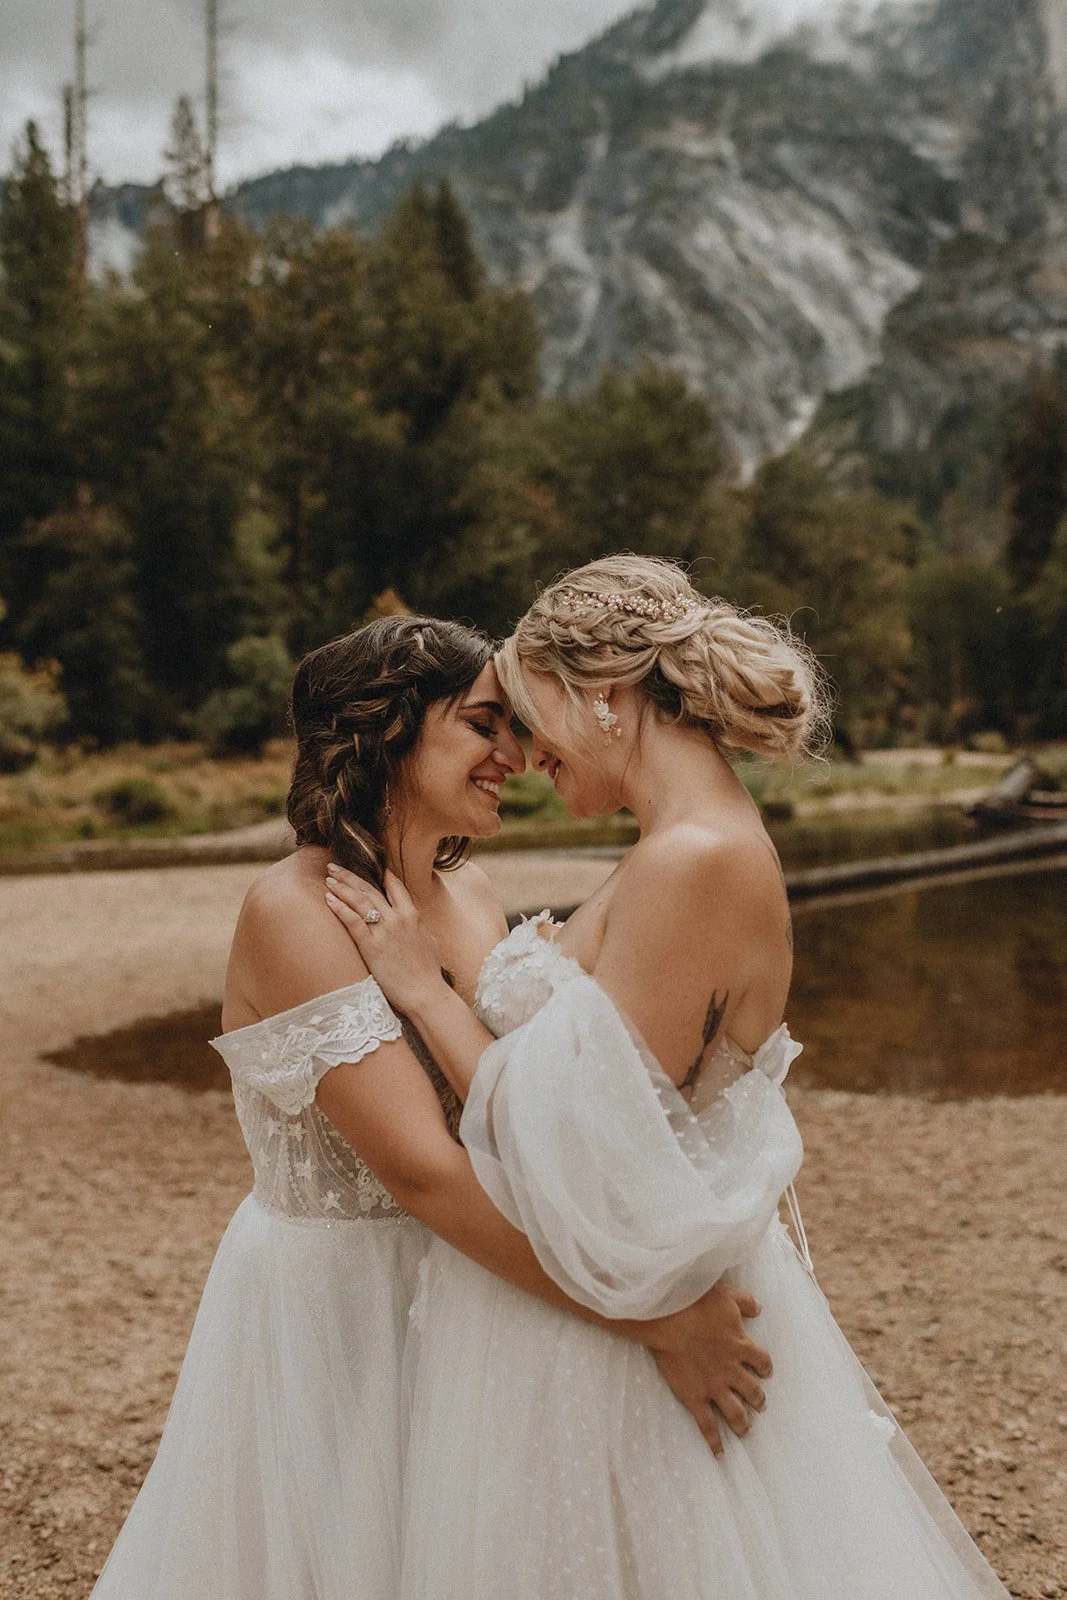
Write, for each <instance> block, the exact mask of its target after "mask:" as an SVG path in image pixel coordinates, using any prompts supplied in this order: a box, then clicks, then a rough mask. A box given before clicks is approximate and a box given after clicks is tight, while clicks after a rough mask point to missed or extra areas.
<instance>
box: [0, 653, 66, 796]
mask: <svg viewBox="0 0 1067 1600" xmlns="http://www.w3.org/2000/svg"><path fill="white" fill-rule="evenodd" d="M66 720H67V702H66V700H65V699H64V698H63V695H62V694H61V693H60V690H59V668H58V667H57V666H56V665H55V663H54V662H52V663H49V664H48V665H46V666H42V667H37V668H36V669H35V670H33V671H31V670H30V669H29V668H28V667H27V666H26V665H25V664H24V662H23V660H22V658H21V656H17V655H14V654H11V653H5V654H0V772H20V771H21V770H22V768H23V767H28V766H29V765H30V763H31V762H32V761H33V759H34V757H35V755H36V754H37V751H38V748H39V747H40V745H41V743H42V741H43V740H44V739H46V738H47V737H48V735H49V734H51V733H55V732H56V730H57V729H58V728H60V727H62V725H63V724H64V723H65V722H66Z"/></svg>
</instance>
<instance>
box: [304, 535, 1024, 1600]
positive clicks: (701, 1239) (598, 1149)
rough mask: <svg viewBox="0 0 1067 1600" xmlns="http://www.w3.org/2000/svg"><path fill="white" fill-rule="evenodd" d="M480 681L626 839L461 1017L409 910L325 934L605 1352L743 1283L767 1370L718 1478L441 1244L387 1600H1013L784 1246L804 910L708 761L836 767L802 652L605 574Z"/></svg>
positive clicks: (658, 1413)
mask: <svg viewBox="0 0 1067 1600" xmlns="http://www.w3.org/2000/svg"><path fill="white" fill-rule="evenodd" d="M497 666H498V670H499V673H500V677H501V681H502V683H503V685H504V687H505V689H506V690H507V692H508V694H509V696H510V699H511V703H512V705H513V706H514V707H515V709H516V711H517V712H518V714H519V715H520V716H521V717H522V719H523V720H524V721H525V722H526V723H527V724H528V726H529V727H530V729H531V731H532V735H533V744H534V753H535V765H536V766H538V767H539V768H540V769H541V770H543V771H545V772H547V773H548V775H549V776H550V777H551V779H552V781H553V783H554V784H555V786H556V789H557V791H558V792H559V794H560V795H561V797H562V798H563V800H564V802H565V804H566V805H567V807H568V809H569V810H570V811H571V812H572V813H573V814H574V815H576V816H588V815H593V814H599V813H605V812H613V811H615V810H617V809H618V808H619V807H620V806H624V805H625V806H627V807H629V809H630V810H631V811H632V813H633V814H634V816H635V817H636V819H637V821H638V823H639V825H640V829H641V835H640V840H639V842H638V843H637V844H636V845H635V846H634V848H633V849H632V850H631V851H630V852H629V853H628V854H627V855H626V856H625V857H624V859H623V860H622V861H621V862H620V864H619V865H618V867H617V868H616V870H615V871H614V872H613V874H612V875H611V877H610V878H609V879H608V881H607V882H606V883H605V884H604V886H603V887H602V888H601V889H600V890H599V891H598V892H597V893H596V894H594V895H593V896H592V897H591V898H590V899H589V900H588V901H587V902H586V903H585V904H584V905H583V906H582V907H581V908H580V909H579V910H578V911H577V912H576V913H575V914H574V915H573V916H572V917H571V919H570V920H569V921H568V922H567V923H566V925H565V926H562V927H559V926H556V925H555V924H553V923H552V922H551V921H550V920H549V919H548V917H547V913H546V914H545V915H544V916H542V917H538V918H536V919H535V920H533V921H531V922H526V923H524V924H522V925H521V926H520V927H519V928H517V929H516V930H515V931H514V932H512V933H511V934H510V935H509V936H508V937H507V938H505V939H503V940H502V941H501V942H500V943H499V944H497V945H496V947H495V949H494V950H493V951H492V952H491V953H490V954H489V955H488V957H487V959H486V960H485V962H484V964H483V965H482V967H481V971H480V975H479V977H478V980H477V986H476V993H475V996H474V1007H473V1010H472V1009H471V1008H470V1006H469V1005H468V1003H467V999H466V998H465V997H464V995H463V993H462V991H461V992H456V990H455V989H453V988H452V987H450V986H449V985H448V983H447V982H446V981H445V979H444V978H443V977H442V974H441V960H440V955H439V952H438V949H437V947H436V945H435V943H434V941H433V939H432V938H431V937H430V936H429V935H428V932H427V930H426V929H425V927H424V926H423V922H422V919H421V918H420V916H419V913H418V908H417V907H416V906H415V905H414V904H413V902H412V899H411V897H410V896H409V895H408V894H407V893H406V892H405V890H404V888H403V886H402V885H401V884H399V883H398V882H395V881H393V880H388V881H387V885H386V886H387V888H388V891H389V892H388V895H386V894H383V893H381V892H379V891H377V890H375V889H373V888H372V887H370V886H369V885H368V884H366V883H365V882H361V881H360V880H358V879H356V878H353V877H352V876H351V875H350V874H348V873H345V872H344V871H343V870H341V867H340V864H334V865H333V866H331V869H330V877H329V880H328V883H329V890H330V894H329V904H330V906H331V908H332V909H333V910H334V912H335V913H336V915H337V916H338V918H339V919H340V920H341V921H343V922H344V924H345V926H346V927H347V928H348V930H349V932H350V933H351V935H352V937H353V939H354V941H355V943H356V944H357V946H358V948H359V951H360V953H361V956H362V958H363V960H364V961H365V962H366V965H367V967H368V968H369V969H370V971H371V972H372V973H373V974H374V975H375V977H376V978H377V979H378V981H379V983H380V984H381V987H382V989H383V991H384V992H385V994H386V995H388V996H389V998H390V1000H391V1001H392V1002H393V1003H394V1005H396V1006H397V1007H398V1008H399V1009H400V1010H401V1011H402V1012H404V1013H405V1014H406V1015H407V1016H408V1017H410V1018H411V1020H412V1022H413V1023H414V1025H415V1026H416V1027H417V1028H418V1031H419V1033H420V1035H421V1037H422V1038H423V1039H424V1040H425V1042H426V1044H427V1045H428V1047H429V1048H430V1050H431V1051H432V1053H433V1055H434V1057H435V1059H436V1061H437V1063H438V1064H439V1066H440V1067H441V1069H442V1070H443V1071H444V1073H445V1075H446V1076H447V1078H448V1080H449V1082H450V1083H451V1085H452V1088H453V1089H454V1090H455V1092H456V1094H457V1095H458V1096H459V1097H460V1098H461V1099H464V1100H465V1101H466V1106H465V1109H464V1112H463V1116H462V1120H461V1123H460V1135H461V1138H462V1140H463V1143H464V1145H465V1147H466V1149H467V1152H468V1154H469V1156H470V1159H471V1161H472V1163H473V1166H474V1170H475V1172H476V1173H477V1176H478V1179H479V1181H480V1182H481V1184H482V1185H483V1186H484V1189H485V1192H486V1193H487V1194H488V1196H489V1197H490V1198H491V1199H492V1200H493V1201H494V1203H495V1204H496V1205H497V1206H498V1207H499V1209H500V1211H501V1212H502V1213H503V1214H504V1216H505V1217H507V1218H508V1219H509V1220H510V1221H511V1222H512V1223H513V1224H514V1225H515V1226H516V1227H517V1228H519V1229H521V1230H522V1231H523V1233H524V1234H525V1235H526V1236H527V1237H528V1239H529V1240H530V1242H531V1244H532V1246H533V1248H534V1250H535V1251H536V1254H537V1258H538V1260H539V1261H540V1263H541V1265H542V1267H543V1268H544V1270H545V1271H546V1273H547V1274H548V1275H549V1277H550V1278H551V1279H552V1280H553V1281H554V1282H555V1283H556V1284H557V1285H558V1286H559V1288H560V1289H562V1290H564V1291H565V1292H566V1293H567V1294H568V1295H569V1296H570V1297H571V1298H572V1300H574V1301H577V1302H578V1303H580V1304H581V1305H584V1306H585V1307H587V1308H588V1309H589V1310H591V1311H595V1312H597V1313H598V1314H599V1315H600V1316H601V1317H602V1318H606V1319H608V1320H609V1323H610V1321H611V1319H619V1323H618V1326H619V1327H620V1328H621V1327H622V1326H623V1322H622V1319H631V1318H635V1317H636V1318H642V1317H652V1316H656V1315H662V1314H663V1313H666V1312H671V1311H677V1310H678V1309H679V1308H681V1307H684V1306H687V1305H689V1304H691V1303H693V1302H694V1301H696V1300H697V1298H698V1297H699V1296H700V1295H701V1294H702V1293H705V1292H706V1291H707V1290H708V1289H709V1288H710V1287H711V1286H712V1285H715V1284H722V1283H724V1282H730V1281H740V1282H743V1283H744V1285H745V1287H746V1288H747V1289H751V1290H753V1291H754V1292H755V1293H756V1294H757V1295H758V1297H759V1300H760V1302H761V1304H762V1306H763V1320H762V1322H761V1325H760V1331H761V1335H762V1336H764V1337H765V1338H767V1340H768V1342H769V1343H770V1345H771V1348H772V1350H773V1353H774V1358H775V1375H774V1378H773V1380H772V1389H771V1393H770V1397H769V1398H770V1403H769V1405H768V1408H767V1410H766V1412H765V1413H764V1414H763V1415H761V1416H760V1417H759V1418H758V1419H757V1420H756V1423H755V1426H754V1428H753V1429H752V1431H751V1433H749V1434H748V1435H747V1437H734V1436H728V1437H727V1438H726V1440H725V1453H724V1455H723V1457H722V1459H721V1460H716V1459H714V1458H713V1456H712V1455H711V1453H709V1452H708V1451H707V1450H706V1448H705V1446H704V1442H703V1440H702V1439H701V1436H700V1433H699V1431H698V1429H697V1427H695V1426H694V1423H693V1418H692V1416H689V1415H687V1414H686V1412H685V1411H684V1410H683V1409H682V1408H681V1407H680V1406H678V1405H677V1403H676V1402H675V1399H674V1398H673V1397H672V1395H671V1394H670V1393H669V1392H668V1390H667V1388H666V1387H665V1386H664V1385H663V1384H662V1383H661V1382H660V1381H659V1377H658V1375H657V1373H656V1371H655V1368H654V1366H653V1365H652V1363H651V1362H650V1361H649V1360H648V1357H647V1353H646V1352H645V1351H643V1350H640V1349H638V1348H636V1347H635V1346H634V1345H633V1344H632V1343H629V1342H627V1341H626V1340H624V1339H621V1338H618V1337H615V1336H614V1335H613V1333H612V1332H611V1331H610V1326H609V1327H605V1326H604V1324H603V1323H601V1324H600V1325H592V1324H589V1323H585V1322H582V1321H579V1320H578V1319H577V1318H574V1317H568V1316H567V1315H565V1314H564V1313H562V1312H561V1311H560V1310H558V1309H557V1308H556V1307H554V1306H553V1305H551V1304H549V1303H538V1302H537V1301H535V1300H532V1299H530V1298H529V1297H528V1296H524V1295H521V1294H518V1293H516V1292H515V1290H514V1289H513V1288H512V1287H510V1286H509V1285H508V1284H507V1283H504V1282H502V1281H501V1280H500V1278H498V1277H493V1276H492V1275H491V1274H490V1273H487V1272H485V1271H483V1270H482V1269H481V1268H480V1267H479V1266H478V1265H476V1264H475V1263H474V1262H472V1261H470V1260H467V1259H465V1258H464V1257H463V1256H462V1255H460V1254H458V1253H457V1252H456V1251H455V1250H454V1249H452V1248H450V1247H449V1245H448V1244H447V1243H444V1242H440V1241H438V1242H435V1243H434V1244H433V1245H432V1246H431V1248H430V1251H429V1254H428V1257H427V1260H426V1263H425V1265H424V1268H423V1278H424V1282H423V1285H422V1288H421V1291H420V1293H419V1295H418V1297H417V1299H416V1302H415V1305H414V1307H413V1324H414V1327H413V1333H412V1350H411V1353H410V1356H411V1365H412V1381H413V1383H414V1406H413V1413H412V1418H411V1432H410V1442H409V1446H408V1454H407V1468H406V1482H405V1495H404V1504H405V1527H404V1541H403V1552H402V1585H401V1594H402V1597H403V1600H978V1597H981V1596H985V1597H998V1600H1006V1590H1004V1588H1003V1587H1002V1586H1001V1584H1000V1583H999V1582H998V1580H997V1578H996V1577H995V1575H994V1574H993V1572H992V1571H991V1569H990V1568H989V1567H988V1566H987V1564H986V1563H985V1561H984V1559H983V1558H982V1556H981V1555H980V1553H979V1552H978V1550H977V1549H976V1547H975V1546H974V1545H973V1544H972V1543H971V1541H970V1540H969V1539H968V1537H967V1535H966V1533H965V1531H964V1529H963V1528H962V1526H961V1524H960V1523H959V1522H958V1521H957V1519H956V1518H955V1516H954V1514H953V1512H952V1510H951V1508H950V1507H949V1505H948V1503H947V1501H946V1500H945V1499H944V1498H943V1496H942V1495H941V1493H940V1491H939V1490H938V1489H937V1487H936V1485H935V1484H934V1483H933V1480H932V1479H931V1478H930V1477H929V1475H928V1474H927V1473H926V1471H925V1469H924V1468H923V1467H922V1465H921V1463H920V1462H919V1460H918V1458H917V1457H916V1455H915V1454H914V1452H913V1451H912V1450H911V1448H910V1446H909V1445H908V1444H907V1442H906V1440H905V1439H904V1438H903V1435H902V1434H901V1432H900V1430H899V1429H898V1428H897V1426H896V1424H895V1423H894V1421H893V1419H892V1417H891V1415H890V1414H889V1412H888V1410H887V1409H886V1407H885V1405H884V1404H883V1403H882V1401H881V1400H880V1398H879V1396H878V1395H877V1393H876V1392H875V1390H874V1388H873V1386H872V1385H871V1383H870V1381H869V1379H868V1378H867V1376H866V1374H865V1373H864V1371H863V1369H862V1368H861V1366H860V1364H859V1362H858V1361H857V1360H856V1358H855V1356H854V1355H853V1353H852V1351H851V1350H850V1348H849V1346H848V1345H847V1343H846V1341H845V1339H844V1337H843V1336H842V1334H841V1333H840V1331H839V1329H838V1328H837V1325H836V1324H835V1322H834V1320H833V1318H832V1316H831V1314H830V1311H829V1308H828V1306H827V1304H826V1301H825V1300H824V1298H823V1296H822V1295H821V1293H820V1292H819V1290H818V1288H817V1286H816V1284H815V1282H814V1281H813V1277H812V1275H811V1273H810V1270H809V1269H810V1261H809V1260H807V1259H806V1246H804V1245H803V1230H802V1228H801V1229H799V1239H800V1241H801V1247H802V1249H803V1252H804V1257H805V1259H802V1257H801V1255H800V1254H798V1252H797V1250H796V1249H795V1248H794V1245H793V1244H792V1243H791V1241H790V1239H789V1236H788V1234H787V1233H786V1230H785V1228H784V1227H783V1226H782V1224H781V1223H780V1222H779V1221H778V1215H777V1213H778V1202H779V1198H780V1196H781V1195H782V1193H783V1191H786V1190H787V1189H788V1188H789V1186H790V1184H791V1181H792V1179H793V1177H794V1175H795V1173H796V1171H797V1168H798V1167H799V1165H800V1160H801V1144H800V1137H799V1134H798V1132H797V1129H796V1126H795V1124H794V1122H793V1119H792V1116H791V1114H790V1112H789V1109H788V1106H787V1105H786V1102H785V1100H784V1098H783V1095H782V1093H781V1084H782V1081H783V1079H784V1078H785V1075H786V1073H787V1071H788V1068H789V1064H790V1061H791V1060H792V1058H793V1057H794V1056H795V1054H796V1053H797V1051H798V1049H799V1046H797V1045H795V1044H794V1043H793V1042H792V1041H791V1039H790V1037H789V1033H788V1029H787V1028H786V1026H785V1025H784V1023H783V1022H782V1015H783V1010H784V1007H785V1003H786V999H787V995H788V991H789V982H790V973H791V963H792V951H791V939H790V932H789V914H788V907H787V903H786V896H785V889H784V884H783V881H782V876H781V871H780V868H779V865H778V861H777V857H776V855H775V852H774V850H773V847H772V846H771V844H770V841H769V839H768V837H767V835H766V833H765V832H764V829H763V826H762V823H761V821H760V818H759V814H758V811H757V809H756V807H755V805H754V804H753V802H752V800H751V799H750V797H749V796H748V794H747V792H746V790H745V789H744V787H743V785H742V784H741V782H740V780H739V778H738V777H737V775H736V774H735V772H734V771H733V768H732V767H731V765H730V762H729V760H728V757H729V755H730V754H731V753H733V752H735V751H738V750H748V751H755V752H758V753H760V754H762V755H767V756H776V757H790V756H792V755H795V754H797V753H799V752H801V751H803V750H805V749H806V748H811V747H812V746H817V745H818V744H819V743H820V742H821V739H822V734H823V729H824V726H825V710H824V702H823V696H822V691H821V688H820V683H819V676H818V672H817V670H816V669H815V666H814V663H813V662H812V660H811V657H810V655H809V654H808V653H807V651H806V650H805V649H804V648H803V646H802V645H800V644H798V642H797V641H796V640H794V639H792V638H791V637H790V636H789V635H788V633H787V632H786V631H784V630H779V629H778V628H776V627H775V626H773V625H772V624H771V623H770V622H768V621H766V620H762V619H758V618H753V617H749V616H746V615H744V614H743V613H740V612H738V611H737V610H736V609H735V608H733V607H732V606H730V605H728V604H726V603H725V602H723V601H709V600H706V599H705V598H704V597H703V596H701V595H699V594H698V593H696V591H695V590H694V589H693V588H692V587H691V586H690V584H689V583H688V581H687V580H686V578H685V576H684V575H683V573H682V572H681V571H680V570H679V569H678V568H676V567H674V566H672V565H670V564H669V563H666V562H659V561H652V560H644V559H640V558H637V557H633V556H618V557H612V558H609V559H607V560H603V561H597V562H593V563H591V564H590V565H588V566H585V567H582V568H580V569H578V570H577V571H575V572H572V573H570V574H568V575H567V576H566V577H565V578H562V579H560V580H559V581H558V582H556V583H555V584H553V585H552V586H551V587H550V588H548V589H547V590H545V592H544V593H542V594H541V595H540V597H539V598H538V599H537V601H536V602H535V603H534V605H533V606H532V607H531V608H530V610H529V612H527V614H526V615H525V616H524V617H523V619H522V620H521V622H520V623H519V625H518V628H517V629H516V631H515V633H514V635H513V636H512V638H511V639H509V640H508V641H507V643H506V644H505V645H504V647H503V649H502V651H501V652H500V654H499V656H498V658H497Z"/></svg>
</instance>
